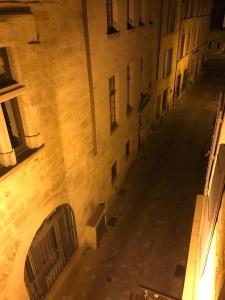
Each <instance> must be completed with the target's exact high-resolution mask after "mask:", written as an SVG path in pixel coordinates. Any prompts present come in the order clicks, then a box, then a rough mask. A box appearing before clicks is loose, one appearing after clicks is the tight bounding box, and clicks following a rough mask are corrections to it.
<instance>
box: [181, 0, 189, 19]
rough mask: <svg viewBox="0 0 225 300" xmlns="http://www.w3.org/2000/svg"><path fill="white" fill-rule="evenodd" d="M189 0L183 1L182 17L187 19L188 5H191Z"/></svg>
mask: <svg viewBox="0 0 225 300" xmlns="http://www.w3.org/2000/svg"><path fill="white" fill-rule="evenodd" d="M188 2H189V1H188V0H183V1H182V19H186V18H187V16H188V6H189V3H188Z"/></svg>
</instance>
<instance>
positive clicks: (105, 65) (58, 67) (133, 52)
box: [0, 0, 159, 300]
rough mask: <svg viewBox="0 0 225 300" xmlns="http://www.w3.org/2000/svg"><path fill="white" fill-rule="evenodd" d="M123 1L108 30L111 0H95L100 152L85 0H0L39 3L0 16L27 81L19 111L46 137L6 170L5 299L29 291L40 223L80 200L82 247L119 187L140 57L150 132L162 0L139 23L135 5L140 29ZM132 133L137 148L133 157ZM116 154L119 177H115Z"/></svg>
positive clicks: (0, 238) (0, 220)
mask: <svg viewBox="0 0 225 300" xmlns="http://www.w3.org/2000/svg"><path fill="white" fill-rule="evenodd" d="M118 3H119V7H118V8H119V9H118V16H117V18H118V21H119V27H120V33H119V34H118V35H115V36H110V37H109V36H108V35H107V34H106V7H105V1H102V0H101V1H100V0H98V1H87V9H88V25H89V33H90V36H89V39H90V53H91V64H92V71H93V88H94V100H95V115H96V131H97V155H94V152H93V126H92V125H93V123H92V116H91V104H90V90H89V81H88V72H87V57H86V51H85V39H84V30H83V11H82V2H81V1H78V0H73V1H72V0H68V1H61V0H57V1H44V0H43V1H40V2H39V1H28V2H26V1H11V2H10V4H9V3H1V2H0V9H1V7H7V6H12V7H14V8H16V7H27V6H29V7H30V9H31V11H32V15H31V16H29V17H26V16H20V15H17V16H13V17H12V16H11V17H9V16H8V17H5V18H4V21H3V22H0V38H1V39H0V40H1V47H7V48H8V52H9V53H10V61H12V64H11V68H13V69H15V72H14V73H15V74H17V78H16V79H17V80H18V81H19V83H21V84H22V85H24V86H25V96H24V97H23V99H22V101H21V103H19V105H20V109H21V112H23V111H24V112H26V115H28V116H30V120H29V117H28V118H27V120H26V122H27V124H28V127H29V126H30V127H32V128H34V129H35V131H36V132H38V133H40V136H41V143H42V144H43V147H42V148H41V149H39V150H38V151H36V152H35V153H34V154H33V155H32V156H30V157H29V158H27V159H26V160H24V161H23V162H22V163H20V164H18V165H17V166H15V167H14V168H13V169H12V170H11V171H9V172H8V173H6V174H5V175H4V176H3V177H1V178H0V199H1V201H0V245H1V246H0V299H3V300H12V299H13V300H17V299H18V300H23V299H28V294H27V291H26V287H25V284H24V264H25V259H26V255H27V251H28V249H29V247H30V245H31V242H32V239H33V238H34V236H35V234H36V232H37V230H38V228H39V227H40V225H41V224H42V222H43V221H44V219H45V218H46V217H47V216H48V215H49V214H50V213H51V212H52V211H53V210H54V209H55V208H56V207H57V206H59V205H61V204H64V203H68V204H69V205H70V206H71V207H72V209H73V212H74V215H75V221H76V231H77V235H78V243H79V246H80V247H82V246H84V245H85V225H86V222H87V220H88V218H89V216H90V214H91V212H92V211H93V210H94V208H95V206H96V204H97V203H100V202H109V201H110V200H112V199H113V197H114V194H115V193H116V192H117V191H118V189H119V187H120V184H121V182H122V180H123V179H124V176H125V173H126V171H127V170H128V167H129V165H130V164H131V162H132V160H133V159H134V157H135V155H136V153H137V144H138V127H139V116H140V114H139V112H138V106H139V101H140V92H141V87H142V86H141V82H140V76H141V74H140V73H141V71H140V58H141V57H142V59H143V60H144V63H143V64H144V67H143V70H142V80H143V85H144V87H143V88H144V89H145V92H148V93H149V94H150V102H149V103H148V105H147V106H146V108H145V110H144V112H143V114H144V116H143V118H144V120H145V124H146V125H145V128H144V130H145V133H146V134H147V131H148V130H149V127H150V124H151V122H152V120H153V118H154V117H155V116H154V113H153V110H154V98H155V97H154V93H155V86H156V82H154V80H155V74H156V65H157V41H158V26H159V19H158V12H159V6H158V5H159V4H158V3H156V4H155V5H152V6H151V8H150V9H151V10H150V11H149V16H150V15H151V23H150V22H148V23H147V21H146V25H145V26H142V27H139V26H138V21H137V13H136V17H135V18H136V19H135V20H136V21H135V22H136V28H135V29H134V30H132V31H130V32H128V31H127V30H126V8H125V5H124V2H123V1H118ZM146 20H147V16H146ZM152 41H154V43H152ZM128 64H132V65H133V70H134V84H133V91H132V99H131V101H132V102H131V104H132V108H133V109H132V111H131V113H130V114H129V115H127V114H126V100H125V96H126V67H127V65H128ZM112 75H115V76H116V109H117V117H118V125H119V127H118V128H117V129H116V130H115V132H114V133H113V134H111V132H110V122H109V121H110V115H109V90H108V79H109V77H110V76H112ZM30 124H32V126H31V125H30ZM128 140H130V144H131V154H130V157H129V159H128V160H126V158H125V145H126V142H127V141H128ZM108 149H110V151H108ZM115 160H117V162H118V179H117V181H116V182H115V184H114V185H112V183H111V166H112V164H113V163H114V161H115Z"/></svg>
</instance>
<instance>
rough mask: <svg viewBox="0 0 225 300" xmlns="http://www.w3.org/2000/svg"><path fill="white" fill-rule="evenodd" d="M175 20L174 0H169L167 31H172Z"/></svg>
mask: <svg viewBox="0 0 225 300" xmlns="http://www.w3.org/2000/svg"><path fill="white" fill-rule="evenodd" d="M175 22H176V0H169V3H168V18H167V33H172V32H174V30H175Z"/></svg>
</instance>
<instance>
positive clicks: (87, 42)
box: [82, 0, 97, 155]
mask: <svg viewBox="0 0 225 300" xmlns="http://www.w3.org/2000/svg"><path fill="white" fill-rule="evenodd" d="M82 9H83V27H84V40H85V50H86V59H87V72H88V83H89V94H90V104H91V120H92V136H93V153H94V155H96V154H97V136H96V118H95V101H94V100H95V99H94V88H93V77H92V64H91V51H90V39H89V29H88V13H87V1H86V0H82Z"/></svg>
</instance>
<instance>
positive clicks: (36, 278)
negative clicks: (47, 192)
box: [24, 205, 77, 300]
mask: <svg viewBox="0 0 225 300" xmlns="http://www.w3.org/2000/svg"><path fill="white" fill-rule="evenodd" d="M76 248H77V239H76V231H75V221H74V216H73V212H72V209H71V208H70V207H69V206H68V205H62V206H59V207H58V208H56V209H55V211H54V212H53V213H52V214H51V215H50V216H49V217H48V218H47V219H46V220H45V221H44V222H43V224H42V226H41V227H40V228H39V230H38V232H37V233H36V235H35V237H34V239H33V241H32V244H31V247H30V249H29V251H28V254H27V258H26V262H25V272H24V280H25V284H26V287H27V290H28V293H29V296H30V299H31V300H41V299H45V297H46V295H47V293H48V292H49V290H50V289H51V287H52V285H53V284H54V282H55V280H56V279H57V277H58V276H59V274H60V273H61V272H62V270H63V268H64V266H65V265H66V264H67V262H68V261H69V259H70V258H71V256H72V254H73V253H74V251H75V250H76Z"/></svg>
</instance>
